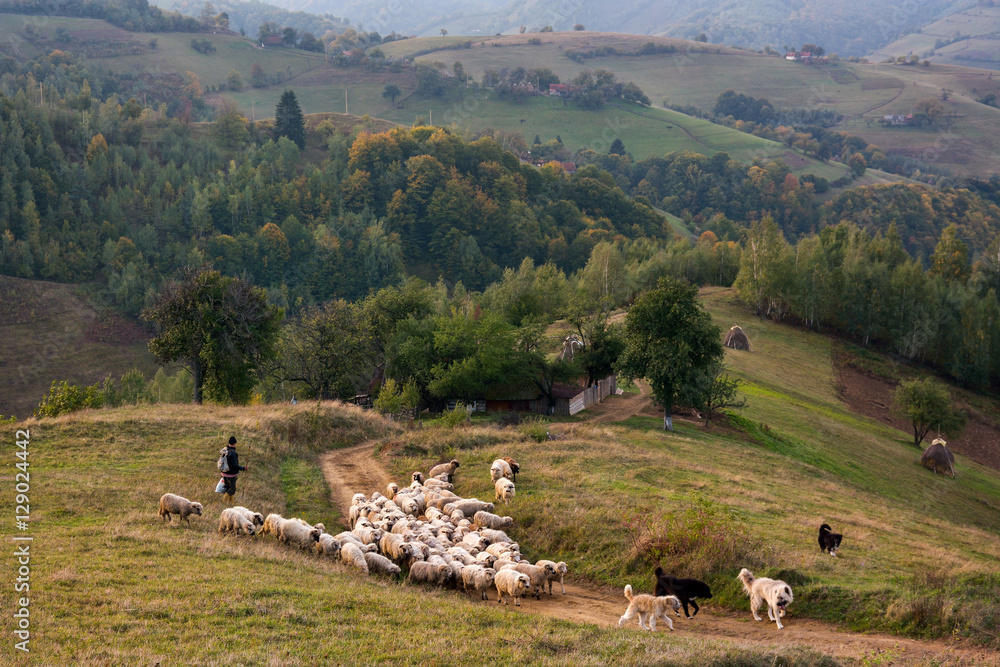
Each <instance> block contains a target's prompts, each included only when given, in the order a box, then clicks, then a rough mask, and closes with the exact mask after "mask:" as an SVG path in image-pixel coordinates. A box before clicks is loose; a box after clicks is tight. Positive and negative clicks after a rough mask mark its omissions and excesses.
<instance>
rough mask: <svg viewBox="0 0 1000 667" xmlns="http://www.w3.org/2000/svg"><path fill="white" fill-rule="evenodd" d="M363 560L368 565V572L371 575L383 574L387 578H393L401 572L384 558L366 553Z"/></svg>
mask: <svg viewBox="0 0 1000 667" xmlns="http://www.w3.org/2000/svg"><path fill="white" fill-rule="evenodd" d="M364 558H365V564H367V565H368V571H369V572H370V573H372V574H383V575H385V576H387V577H394V576H396V575H397V574H399V573H400V572H402V570H400V569H399V566H398V565H396V564H395V563H393V562H392V561H391V560H389V559H388V558H386V557H385V556H381V555H379V554H375V553H371V552H368V553H366V554H365V555H364Z"/></svg>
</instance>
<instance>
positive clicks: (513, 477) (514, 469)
mask: <svg viewBox="0 0 1000 667" xmlns="http://www.w3.org/2000/svg"><path fill="white" fill-rule="evenodd" d="M503 462H504V463H506V464H507V465H509V466H510V472H511V477H510V481H512V482H514V483H517V473H519V472H521V466H520V464H518V462H517V461H515V460H514V459H512V458H510V457H509V456H505V457H503Z"/></svg>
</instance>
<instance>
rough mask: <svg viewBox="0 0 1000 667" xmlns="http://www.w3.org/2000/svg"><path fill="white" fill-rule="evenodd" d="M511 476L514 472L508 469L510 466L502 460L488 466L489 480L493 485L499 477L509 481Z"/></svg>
mask: <svg viewBox="0 0 1000 667" xmlns="http://www.w3.org/2000/svg"><path fill="white" fill-rule="evenodd" d="M513 476H514V472H513V471H512V470H511V469H510V465H509V464H508V463H507V462H506V461H504V460H503V459H497V460H496V461H494V462H493V463H492V464H491V465H490V478H492V480H493V482H494V483H496V481H497V480H498V479H500V478H501V477H506V478H507V479H510V478H511V477H513Z"/></svg>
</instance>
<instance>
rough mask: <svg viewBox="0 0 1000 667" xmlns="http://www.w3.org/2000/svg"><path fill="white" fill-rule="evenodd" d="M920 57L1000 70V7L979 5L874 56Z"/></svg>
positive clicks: (930, 26)
mask: <svg viewBox="0 0 1000 667" xmlns="http://www.w3.org/2000/svg"><path fill="white" fill-rule="evenodd" d="M910 55H917V56H919V57H920V58H926V59H928V60H930V61H931V62H934V63H941V64H944V65H963V66H965V67H982V68H984V69H991V70H996V69H1000V7H995V6H992V3H989V4H977V5H976V6H973V7H969V8H967V9H964V10H962V11H960V12H955V13H954V14H949V15H948V16H945V17H944V18H942V19H940V20H939V21H935V22H933V23H931V24H929V25H926V26H924V27H923V28H922V29H920V30H919V31H916V32H912V33H910V34H908V35H905V36H903V37H901V38H899V39H897V40H895V41H893V42H891V43H889V44H886V45H885V46H883V47H881V48H879V49H877V50H876V51H874V52H873V53H872V56H871V57H872V58H873V59H877V60H885V59H887V58H896V57H898V56H910Z"/></svg>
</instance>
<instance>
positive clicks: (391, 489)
mask: <svg viewBox="0 0 1000 667" xmlns="http://www.w3.org/2000/svg"><path fill="white" fill-rule="evenodd" d="M386 491H387V493H386V496H387V497H388V498H389V500H392V499H393V498H395V497H396V494H397V493H399V484H396V483H395V482H389V486H388V487H386Z"/></svg>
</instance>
